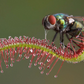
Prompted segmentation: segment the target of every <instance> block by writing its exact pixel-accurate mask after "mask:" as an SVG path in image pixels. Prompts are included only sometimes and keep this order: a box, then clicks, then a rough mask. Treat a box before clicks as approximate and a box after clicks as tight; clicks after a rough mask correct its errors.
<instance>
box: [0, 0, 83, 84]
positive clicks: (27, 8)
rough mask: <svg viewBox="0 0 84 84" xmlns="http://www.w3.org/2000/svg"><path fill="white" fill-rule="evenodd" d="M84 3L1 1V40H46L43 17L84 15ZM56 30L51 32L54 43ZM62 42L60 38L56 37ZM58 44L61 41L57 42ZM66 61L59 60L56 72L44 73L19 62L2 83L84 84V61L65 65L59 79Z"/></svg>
mask: <svg viewBox="0 0 84 84" xmlns="http://www.w3.org/2000/svg"><path fill="white" fill-rule="evenodd" d="M83 8H84V0H0V38H8V36H12V37H15V36H23V35H26V36H29V37H36V38H38V39H39V38H40V39H44V28H43V26H42V18H43V17H44V16H45V15H48V14H55V13H66V14H69V15H74V16H76V15H78V16H84V11H83V10H84V9H83ZM54 33H55V32H54V31H50V32H49V33H48V39H49V40H52V38H53V35H54ZM56 39H58V40H59V36H58V37H57V38H56ZM56 44H57V45H58V44H59V42H58V41H57V42H56ZM61 62H62V61H58V63H57V64H56V66H55V67H54V69H53V70H52V72H51V73H50V74H49V75H48V76H46V72H47V71H46V70H45V73H44V74H43V75H41V74H40V70H39V69H38V66H36V67H34V66H33V65H32V68H31V69H29V68H28V64H29V60H22V61H20V62H15V63H14V66H13V67H12V68H11V67H9V68H8V69H6V68H5V64H4V63H3V64H2V65H3V66H2V67H3V70H4V73H3V74H0V84H84V62H80V63H78V64H72V63H67V62H64V65H63V67H62V69H61V71H60V73H59V74H58V77H57V78H54V75H55V74H56V73H57V70H58V68H59V67H60V65H61Z"/></svg>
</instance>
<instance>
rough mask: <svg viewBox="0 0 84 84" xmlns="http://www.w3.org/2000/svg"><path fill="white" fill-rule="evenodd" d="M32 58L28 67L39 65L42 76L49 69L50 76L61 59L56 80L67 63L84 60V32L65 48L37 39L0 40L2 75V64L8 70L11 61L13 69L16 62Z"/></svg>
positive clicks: (0, 67) (15, 38) (25, 37)
mask: <svg viewBox="0 0 84 84" xmlns="http://www.w3.org/2000/svg"><path fill="white" fill-rule="evenodd" d="M30 57H31V60H30V63H29V66H28V67H29V68H31V66H32V63H33V64H34V66H37V64H38V65H39V69H40V70H41V74H43V73H44V70H46V69H49V71H48V72H47V73H46V75H49V73H50V72H51V71H52V69H53V67H55V65H56V63H57V61H58V60H59V59H60V60H62V63H61V65H60V66H59V69H58V71H57V72H56V74H55V75H54V77H55V78H56V77H57V75H58V73H59V71H60V69H61V67H62V65H63V63H64V62H65V61H67V62H69V63H79V62H81V61H83V60H84V32H82V36H78V37H74V38H72V39H70V41H69V42H68V43H67V45H66V47H65V48H62V47H61V46H59V47H56V45H53V46H52V43H49V41H47V40H45V39H43V40H41V39H37V38H35V37H32V38H29V37H27V36H23V37H22V36H20V37H14V38H12V37H11V36H9V38H8V39H6V38H1V39H0V69H1V71H0V72H1V73H3V69H2V67H3V66H2V65H1V64H2V62H4V63H5V66H6V68H8V67H9V61H10V62H11V63H10V66H11V67H13V64H14V62H19V61H21V60H25V59H29V58H30ZM34 59H35V61H34Z"/></svg>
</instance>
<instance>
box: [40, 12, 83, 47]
mask: <svg viewBox="0 0 84 84" xmlns="http://www.w3.org/2000/svg"><path fill="white" fill-rule="evenodd" d="M83 21H84V17H81V16H73V15H67V14H63V13H57V14H53V15H47V16H45V17H44V18H43V20H42V25H43V26H44V28H45V39H46V37H47V30H51V29H52V30H54V31H55V32H56V33H55V35H54V37H53V39H52V42H53V43H54V40H55V38H56V36H57V34H58V33H60V45H61V46H64V43H63V42H64V34H66V37H67V38H68V40H70V39H71V38H73V37H79V36H80V35H82V33H81V32H82V31H84V26H83Z"/></svg>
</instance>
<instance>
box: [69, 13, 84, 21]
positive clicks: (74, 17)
mask: <svg viewBox="0 0 84 84" xmlns="http://www.w3.org/2000/svg"><path fill="white" fill-rule="evenodd" d="M69 18H73V19H75V20H78V21H83V22H84V17H83V16H73V15H71V16H69Z"/></svg>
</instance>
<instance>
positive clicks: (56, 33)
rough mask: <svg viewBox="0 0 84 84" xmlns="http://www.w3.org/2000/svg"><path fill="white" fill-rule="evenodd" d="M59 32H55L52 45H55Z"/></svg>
mask: <svg viewBox="0 0 84 84" xmlns="http://www.w3.org/2000/svg"><path fill="white" fill-rule="evenodd" d="M57 34H58V32H56V33H55V35H54V37H53V40H52V45H53V46H54V41H55V39H56V36H57Z"/></svg>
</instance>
